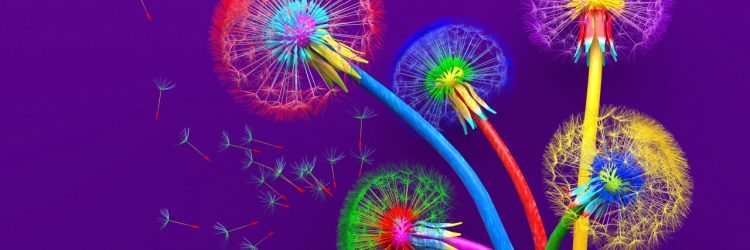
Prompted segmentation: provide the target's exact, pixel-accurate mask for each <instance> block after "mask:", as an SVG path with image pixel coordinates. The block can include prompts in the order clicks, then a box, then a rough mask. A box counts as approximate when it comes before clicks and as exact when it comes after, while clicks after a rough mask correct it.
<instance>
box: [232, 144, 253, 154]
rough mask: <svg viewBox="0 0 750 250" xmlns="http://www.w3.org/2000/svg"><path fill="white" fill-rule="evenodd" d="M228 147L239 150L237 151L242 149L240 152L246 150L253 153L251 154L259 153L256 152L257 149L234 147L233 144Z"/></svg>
mask: <svg viewBox="0 0 750 250" xmlns="http://www.w3.org/2000/svg"><path fill="white" fill-rule="evenodd" d="M229 146H230V147H233V148H239V149H242V150H247V151H250V152H253V153H260V150H257V149H252V148H247V147H243V146H238V145H234V144H229Z"/></svg>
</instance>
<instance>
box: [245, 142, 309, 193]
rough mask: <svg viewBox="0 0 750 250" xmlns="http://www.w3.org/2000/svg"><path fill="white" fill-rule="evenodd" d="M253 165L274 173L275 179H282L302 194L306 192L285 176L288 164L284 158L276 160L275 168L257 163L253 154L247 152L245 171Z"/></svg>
mask: <svg viewBox="0 0 750 250" xmlns="http://www.w3.org/2000/svg"><path fill="white" fill-rule="evenodd" d="M253 164H255V165H258V166H260V167H261V168H263V169H265V170H267V171H268V172H270V173H273V175H272V176H273V178H274V179H278V178H281V179H282V180H284V181H285V182H286V183H289V185H292V187H294V189H296V190H297V191H298V192H300V193H304V192H305V190H303V189H302V188H300V187H299V186H297V184H294V183H293V182H292V181H290V180H289V179H288V178H286V176H284V166H285V165H286V162H285V161H284V158H283V157H281V158H278V159H276V165H275V166H274V167H271V166H268V165H266V164H263V163H259V162H256V161H255V159H254V158H253V153H252V152H250V151H245V165H244V166H243V168H242V169H243V170H247V169H248V168H250V167H251V166H252V165H253Z"/></svg>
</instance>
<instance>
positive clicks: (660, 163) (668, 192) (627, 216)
mask: <svg viewBox="0 0 750 250" xmlns="http://www.w3.org/2000/svg"><path fill="white" fill-rule="evenodd" d="M602 114H603V115H602V116H601V117H600V118H599V120H598V123H597V133H596V149H595V150H594V151H593V152H590V153H583V154H582V152H581V151H582V150H583V145H582V143H583V142H582V140H581V139H580V136H581V133H583V126H584V125H583V122H582V119H583V118H582V116H581V115H578V116H575V117H573V118H572V119H571V120H569V121H567V122H566V123H564V124H563V125H562V126H561V127H560V129H559V130H558V131H557V132H556V133H555V135H554V137H553V139H552V141H551V142H550V144H549V145H548V146H547V152H546V154H545V160H544V162H545V174H546V182H547V186H548V187H549V189H548V192H547V194H548V197H550V201H551V202H552V203H553V204H554V208H555V210H556V211H557V213H558V214H559V215H561V216H562V219H561V221H560V223H559V224H558V226H557V228H555V231H554V232H553V233H552V235H551V236H550V246H554V247H555V249H556V248H557V247H559V245H560V243H561V240H562V239H563V238H564V236H565V235H566V234H567V232H568V230H569V228H570V227H571V226H573V224H574V222H575V224H577V223H579V222H578V221H585V222H588V221H591V223H590V226H589V227H587V231H585V233H586V235H590V236H591V237H592V239H593V241H594V242H595V243H596V244H598V245H600V246H601V248H602V249H651V248H655V247H656V246H657V245H658V244H659V242H660V241H661V240H663V239H664V238H666V237H668V235H669V234H670V233H672V232H674V231H676V230H677V229H679V227H680V225H681V224H682V221H683V220H684V219H685V217H686V216H687V213H688V210H689V208H690V204H691V195H692V187H693V185H692V179H691V177H690V176H689V174H688V166H687V162H686V160H685V159H684V156H683V153H682V150H681V149H680V148H679V146H678V145H677V143H676V142H675V140H674V138H673V137H672V135H671V134H670V133H669V132H668V131H666V130H665V129H664V128H663V127H662V126H661V125H660V124H659V123H658V122H656V121H655V120H653V119H652V118H650V117H647V116H645V115H643V114H640V113H638V112H636V111H633V110H628V109H624V108H613V107H606V108H604V109H602ZM588 154H591V155H588ZM581 157H587V158H589V157H590V158H591V159H593V161H592V162H591V163H589V164H587V165H580V164H579V163H580V162H581V160H580V158H581ZM579 168H585V169H586V172H587V173H589V174H588V176H587V177H588V178H587V180H586V182H584V183H583V184H579V182H578V172H579ZM584 246H585V245H584Z"/></svg>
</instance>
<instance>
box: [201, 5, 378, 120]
mask: <svg viewBox="0 0 750 250" xmlns="http://www.w3.org/2000/svg"><path fill="white" fill-rule="evenodd" d="M381 13H382V10H381V3H380V2H379V1H376V0H330V1H321V0H224V1H222V4H221V5H220V6H219V7H218V8H217V11H216V15H215V19H214V24H215V25H214V28H213V29H212V32H211V33H212V39H211V40H212V44H213V47H214V54H215V56H216V58H217V61H218V67H217V68H218V69H219V71H220V72H221V73H222V74H223V77H224V78H225V79H226V80H227V86H228V88H229V92H230V93H232V94H233V95H234V96H235V97H236V99H237V100H238V101H240V102H243V103H246V104H248V105H249V106H250V107H251V109H252V110H255V111H257V113H259V114H261V115H267V116H271V117H274V118H276V119H288V118H300V117H307V116H309V115H311V114H315V113H318V112H320V111H321V109H322V107H323V106H324V105H325V104H326V102H327V101H328V99H329V98H330V97H331V95H333V94H335V92H336V91H338V90H335V89H334V86H338V87H339V88H341V89H342V90H343V91H348V89H347V87H346V85H345V84H344V81H343V80H342V79H341V77H340V76H339V71H340V72H342V73H343V74H345V75H349V76H351V77H354V78H359V77H360V76H359V74H358V73H357V72H356V71H355V70H354V69H353V68H352V62H361V63H367V60H365V59H364V57H365V52H368V51H369V50H370V49H371V48H372V47H374V46H375V45H376V43H377V42H378V41H379V34H380V27H379V26H380V24H379V23H380V19H381V17H380V15H381Z"/></svg>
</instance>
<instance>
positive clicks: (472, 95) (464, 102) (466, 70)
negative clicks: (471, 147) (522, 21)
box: [394, 25, 547, 250]
mask: <svg viewBox="0 0 750 250" xmlns="http://www.w3.org/2000/svg"><path fill="white" fill-rule="evenodd" d="M394 79H395V80H394V83H395V84H394V89H395V92H396V94H397V95H398V96H399V97H401V98H402V99H403V100H404V101H406V102H407V103H409V105H410V106H411V107H412V108H414V109H415V110H418V111H420V113H421V114H422V116H424V117H425V118H426V119H427V120H430V121H431V122H432V124H433V125H435V126H438V127H440V126H441V125H446V124H448V123H455V121H456V120H458V121H459V123H460V124H461V127H462V128H463V130H464V134H467V133H468V130H467V127H466V124H467V123H468V124H469V127H471V128H472V129H474V128H476V127H477V126H478V127H479V129H480V130H481V131H482V132H483V133H484V135H485V137H486V138H487V141H488V142H489V143H490V145H491V146H492V148H493V149H495V152H496V153H497V155H498V157H499V158H500V160H501V161H502V163H503V166H504V167H505V170H506V172H507V173H508V174H509V175H510V177H511V181H512V182H513V185H514V187H515V188H516V192H517V193H518V195H519V198H520V200H521V204H523V207H524V212H525V213H526V219H527V221H528V222H529V227H530V228H531V231H532V235H533V237H534V246H535V247H536V249H537V250H541V249H543V248H544V246H545V245H546V244H547V234H546V233H545V231H544V224H543V223H542V218H541V216H540V215H539V209H538V208H537V205H536V201H535V199H534V196H533V195H532V192H531V189H530V188H529V185H528V184H527V183H526V179H525V177H524V176H523V172H522V171H521V169H520V168H519V167H518V164H517V163H516V161H515V159H514V158H513V155H512V154H511V153H510V149H508V147H507V146H506V145H505V142H503V140H502V138H501V137H500V135H499V134H498V132H497V131H496V130H495V128H494V127H493V126H492V124H491V123H490V122H489V121H488V120H487V119H488V117H487V115H486V114H485V111H487V112H489V113H492V114H495V113H496V112H495V110H493V109H492V108H490V107H489V105H488V104H487V103H486V102H485V101H484V99H486V98H487V97H489V96H491V95H492V94H493V93H494V92H497V91H498V90H499V88H500V86H502V85H503V84H504V82H505V81H506V79H507V64H506V61H505V57H504V56H503V51H502V49H501V48H500V46H499V45H498V44H497V42H495V40H494V39H492V38H491V37H489V36H488V35H486V34H485V33H484V32H482V31H481V30H479V29H477V28H474V27H471V26H468V25H446V26H443V27H440V28H437V29H435V30H434V31H432V32H430V33H427V34H426V35H424V36H422V37H420V38H419V39H418V40H416V41H415V42H414V43H413V44H412V45H411V47H409V49H408V50H407V51H406V52H405V53H404V55H403V56H402V57H401V59H400V60H399V63H398V65H397V66H396V73H395V76H394Z"/></svg>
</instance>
